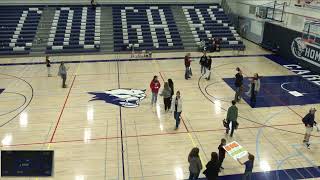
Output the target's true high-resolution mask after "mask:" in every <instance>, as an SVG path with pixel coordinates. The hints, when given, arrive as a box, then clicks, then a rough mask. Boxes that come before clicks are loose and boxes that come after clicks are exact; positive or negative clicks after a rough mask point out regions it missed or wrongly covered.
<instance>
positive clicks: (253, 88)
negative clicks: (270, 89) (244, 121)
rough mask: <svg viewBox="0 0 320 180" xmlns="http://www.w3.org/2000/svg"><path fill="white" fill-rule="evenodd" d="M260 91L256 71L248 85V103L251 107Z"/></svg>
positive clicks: (254, 104) (253, 105)
mask: <svg viewBox="0 0 320 180" xmlns="http://www.w3.org/2000/svg"><path fill="white" fill-rule="evenodd" d="M259 91H260V77H259V75H258V73H255V74H254V77H253V78H252V80H251V85H250V104H251V106H252V107H255V106H256V102H257V94H258V92H259Z"/></svg>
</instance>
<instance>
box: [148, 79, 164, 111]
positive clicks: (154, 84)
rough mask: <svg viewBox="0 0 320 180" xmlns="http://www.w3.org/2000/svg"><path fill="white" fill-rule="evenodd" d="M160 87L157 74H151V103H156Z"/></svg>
mask: <svg viewBox="0 0 320 180" xmlns="http://www.w3.org/2000/svg"><path fill="white" fill-rule="evenodd" d="M160 87H161V84H160V82H159V81H158V76H153V79H152V81H151V83H150V89H151V92H152V97H151V105H153V104H156V103H157V99H158V92H159V89H160Z"/></svg>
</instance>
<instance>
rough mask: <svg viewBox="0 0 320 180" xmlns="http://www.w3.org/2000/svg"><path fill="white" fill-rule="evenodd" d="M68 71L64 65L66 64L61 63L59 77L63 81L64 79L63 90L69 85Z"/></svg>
mask: <svg viewBox="0 0 320 180" xmlns="http://www.w3.org/2000/svg"><path fill="white" fill-rule="evenodd" d="M67 71H68V69H67V68H66V66H65V65H64V62H61V63H60V66H59V72H58V75H59V76H60V77H61V79H62V88H66V87H67V85H66V80H67Z"/></svg>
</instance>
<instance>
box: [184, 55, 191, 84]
mask: <svg viewBox="0 0 320 180" xmlns="http://www.w3.org/2000/svg"><path fill="white" fill-rule="evenodd" d="M191 61H192V60H191V57H190V53H187V54H186V56H185V57H184V66H185V68H186V72H185V74H184V78H185V79H186V80H188V79H189V78H190V76H192V71H191Z"/></svg>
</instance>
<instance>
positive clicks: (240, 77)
mask: <svg viewBox="0 0 320 180" xmlns="http://www.w3.org/2000/svg"><path fill="white" fill-rule="evenodd" d="M236 70H237V72H238V73H237V74H236V75H235V77H236V81H235V83H234V85H235V86H236V94H235V96H234V100H235V101H237V102H239V101H240V100H241V94H242V91H243V75H242V71H241V69H240V68H239V67H237V68H236Z"/></svg>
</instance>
